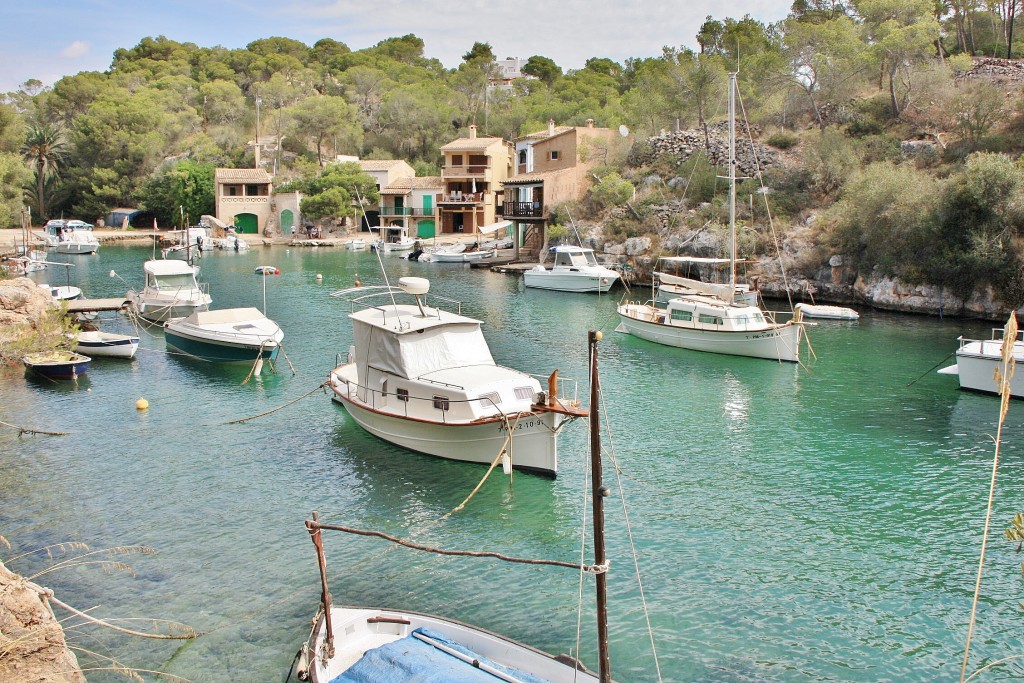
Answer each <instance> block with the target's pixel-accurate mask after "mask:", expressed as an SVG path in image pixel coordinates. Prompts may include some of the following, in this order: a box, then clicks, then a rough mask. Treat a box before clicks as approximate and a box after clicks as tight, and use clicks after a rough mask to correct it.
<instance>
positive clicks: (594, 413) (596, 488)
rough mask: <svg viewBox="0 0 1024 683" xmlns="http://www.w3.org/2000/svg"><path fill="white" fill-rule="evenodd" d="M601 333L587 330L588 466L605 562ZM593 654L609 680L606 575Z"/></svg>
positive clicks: (597, 549) (598, 557) (597, 555)
mask: <svg viewBox="0 0 1024 683" xmlns="http://www.w3.org/2000/svg"><path fill="white" fill-rule="evenodd" d="M602 337H603V335H602V334H601V332H599V331H598V330H590V333H589V334H588V338H589V339H588V341H589V343H590V461H591V462H590V467H591V477H592V482H593V492H592V498H593V501H594V503H593V512H594V564H596V565H597V566H602V565H605V564H606V563H607V561H608V557H607V555H606V552H605V544H604V499H605V497H606V496H607V495H608V487H607V486H605V485H604V481H603V473H602V468H601V411H600V405H601V403H600V400H601V397H600V392H601V380H600V378H599V377H598V373H597V344H598V342H600V341H601V338H602ZM596 586H597V656H598V671H599V672H600V680H601V683H611V680H612V662H611V657H610V656H609V653H608V574H607V573H606V572H601V573H599V574H598V575H597V582H596Z"/></svg>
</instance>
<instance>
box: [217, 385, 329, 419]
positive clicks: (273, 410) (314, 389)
mask: <svg viewBox="0 0 1024 683" xmlns="http://www.w3.org/2000/svg"><path fill="white" fill-rule="evenodd" d="M329 383H330V380H329V379H325V380H324V381H323V382H321V383H320V384H318V385H316V386H315V387H314V388H312V389H310V390H309V391H307V392H306V393H304V394H303V395H302V396H299V397H298V398H293V399H292V400H291V401H288V402H287V403H285V404H284V405H281V406H278V407H277V408H272V409H271V410H267V411H264V412H262V413H259V414H257V415H250V416H249V417H243V418H239V419H237V420H231V421H230V422H225V423H224V424H229V425H233V424H239V423H241V422H248V421H249V420H255V419H256V418H258V417H264V416H266V415H270V414H271V413H276V412H277V411H279V410H281V409H283V408H287V407H288V406H290V405H291V404H293V403H295V402H296V401H301V400H302V399H304V398H306V397H307V396H309V395H311V394H313V393H316V392H317V391H319V390H320V389H323V388H324V387H326V386H327V385H328V384H329Z"/></svg>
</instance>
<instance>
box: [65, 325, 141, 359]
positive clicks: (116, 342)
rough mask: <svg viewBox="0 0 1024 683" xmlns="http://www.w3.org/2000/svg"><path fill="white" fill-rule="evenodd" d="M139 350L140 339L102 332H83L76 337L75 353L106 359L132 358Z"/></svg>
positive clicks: (127, 335) (129, 335)
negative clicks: (79, 352)
mask: <svg viewBox="0 0 1024 683" xmlns="http://www.w3.org/2000/svg"><path fill="white" fill-rule="evenodd" d="M138 350H139V338H138V337H136V336H135V335H131V334H117V333H115V332H103V331H101V330H81V331H80V332H78V334H76V335H75V351H81V352H84V353H88V354H89V355H90V356H103V357H106V358H132V357H134V356H135V352H136V351H138Z"/></svg>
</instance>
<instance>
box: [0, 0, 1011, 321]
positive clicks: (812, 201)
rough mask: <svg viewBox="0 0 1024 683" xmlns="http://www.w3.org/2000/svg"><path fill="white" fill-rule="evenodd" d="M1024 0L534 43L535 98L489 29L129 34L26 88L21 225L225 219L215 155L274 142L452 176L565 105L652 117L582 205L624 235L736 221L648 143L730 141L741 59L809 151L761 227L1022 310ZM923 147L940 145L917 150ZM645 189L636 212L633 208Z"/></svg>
mask: <svg viewBox="0 0 1024 683" xmlns="http://www.w3.org/2000/svg"><path fill="white" fill-rule="evenodd" d="M1016 8H1017V3H1015V2H1010V1H1006V2H985V3H982V2H979V1H977V0H955V1H954V0H947V1H943V0H852V1H851V2H849V3H841V2H835V1H832V2H829V1H828V0H797V1H796V2H794V4H793V6H792V8H791V11H790V13H789V15H788V16H786V17H785V18H784V19H782V20H780V21H778V22H776V23H772V24H764V23H761V22H758V21H755V20H753V19H752V18H750V17H749V16H748V17H744V18H741V19H730V18H726V19H714V18H712V17H708V18H707V20H706V21H705V22H704V24H703V25H702V26H701V27H700V30H699V32H698V34H697V36H696V41H697V44H698V45H699V48H698V49H696V50H694V49H689V48H686V47H674V46H665V47H663V48H662V54H661V55H660V56H659V57H653V58H634V59H627V60H625V63H623V64H619V63H617V62H615V61H612V60H610V59H607V58H603V57H599V56H595V57H593V58H591V59H589V60H587V62H586V64H585V66H584V67H583V68H582V69H579V70H570V71H563V69H562V68H560V67H559V66H558V65H557V64H556V63H555V62H554V61H553V60H551V59H549V58H547V57H544V56H542V55H534V56H532V57H530V58H529V61H528V63H527V65H526V67H525V68H524V72H525V73H527V74H529V75H530V76H532V78H529V79H521V80H518V81H516V82H515V84H514V87H513V88H512V89H511V90H501V89H489V88H488V87H487V83H488V80H489V79H490V78H492V77H494V75H495V58H496V55H495V54H494V53H493V50H492V48H491V46H490V45H489V44H487V43H480V42H476V43H473V44H472V45H469V46H467V47H468V50H467V52H466V54H465V55H464V57H463V61H462V63H461V64H459V66H458V67H457V68H453V69H449V68H445V67H444V66H443V65H442V64H441V63H440V62H438V61H437V60H433V59H428V58H426V57H424V43H423V41H422V40H421V39H420V38H418V37H416V36H415V35H406V36H402V37H396V38H389V39H387V40H383V41H381V42H380V43H378V44H377V45H375V46H373V47H370V48H366V49H360V50H352V49H350V48H349V47H348V46H347V45H345V44H344V43H341V42H338V41H336V40H332V39H330V38H324V39H322V40H319V41H317V42H316V43H315V44H314V45H312V46H308V45H305V44H303V43H301V42H299V41H296V40H292V39H289V38H284V37H273V38H265V39H260V40H256V41H253V42H252V43H250V44H249V45H248V46H246V47H245V48H244V49H234V50H229V49H225V48H222V47H201V46H197V45H194V44H190V43H178V42H175V41H173V40H168V39H167V38H164V37H162V36H158V37H155V38H145V39H143V40H142V41H141V42H140V43H139V44H138V45H136V46H135V47H132V48H125V49H119V50H117V51H116V52H115V53H114V55H113V59H112V62H111V65H110V68H109V70H108V71H105V72H102V73H100V72H83V73H79V74H76V75H73V76H67V77H65V78H62V79H61V80H60V81H58V82H57V83H56V84H54V85H53V86H52V87H43V85H42V84H41V83H39V82H37V81H28V82H27V83H25V84H23V85H22V86H21V88H20V89H19V90H18V91H17V92H13V93H7V94H6V95H4V96H2V101H0V227H13V226H17V225H19V224H20V222H21V221H22V219H23V216H24V208H23V207H26V206H27V207H29V208H30V211H31V219H32V221H33V223H35V224H38V223H40V222H41V221H43V220H45V219H47V218H49V217H53V216H60V215H64V216H74V217H80V218H84V219H86V220H89V221H94V220H96V218H97V217H99V216H102V215H104V214H105V213H106V212H107V211H109V210H110V209H111V208H113V207H119V206H138V207H142V208H146V209H149V210H151V211H153V212H154V213H156V215H157V216H158V217H159V218H160V220H161V223H162V224H164V225H168V224H174V223H176V222H177V221H178V220H179V216H180V215H181V214H182V212H183V208H184V212H185V213H187V215H189V216H193V217H197V216H199V215H200V214H202V213H209V212H212V169H213V168H215V167H218V166H227V167H245V166H252V165H253V163H254V159H253V155H252V152H251V151H250V149H249V148H248V147H247V143H248V142H250V141H252V140H253V139H255V137H256V136H257V134H258V135H259V136H261V137H266V136H273V137H274V138H275V139H276V140H279V141H280V146H279V151H278V152H277V157H276V158H275V159H274V160H273V168H274V170H275V171H276V173H277V178H276V182H277V183H278V184H283V183H286V182H290V181H294V182H301V181H303V180H307V181H308V180H310V179H312V178H315V177H317V176H319V175H320V173H321V171H322V168H323V167H324V165H325V162H326V160H328V159H333V158H334V156H335V155H336V154H349V155H358V156H360V157H362V158H376V159H387V158H403V159H406V160H408V161H409V162H410V163H412V164H413V165H414V167H415V168H416V169H417V171H418V172H419V173H420V174H421V175H423V174H436V173H437V172H438V164H439V163H440V161H441V156H440V152H439V147H440V146H441V145H443V144H445V143H446V142H449V141H450V140H452V139H454V138H455V137H458V136H460V135H464V134H465V131H466V127H467V126H468V125H469V124H471V123H473V124H475V125H476V126H477V127H478V129H479V131H480V132H481V133H482V134H487V135H495V136H502V137H505V138H513V137H516V136H519V135H522V134H525V133H529V132H533V131H537V130H542V129H544V128H545V127H546V125H547V121H548V120H549V119H551V120H554V121H555V122H557V124H558V125H584V123H585V122H586V120H587V119H594V120H595V122H596V125H598V126H605V127H618V126H620V125H625V126H627V127H628V128H629V130H630V131H631V133H632V136H631V139H632V140H634V141H635V143H634V145H633V149H632V150H631V151H629V153H628V154H627V153H626V150H621V153H619V151H616V150H604V155H605V158H604V161H605V165H604V166H602V167H600V168H599V169H598V170H597V174H598V175H599V176H601V177H602V178H606V179H607V180H608V182H604V183H600V184H597V185H595V191H594V192H593V193H592V195H591V196H590V197H588V199H587V200H586V201H584V202H582V203H581V205H580V206H579V207H574V208H575V209H576V210H577V211H579V212H581V213H582V214H583V215H584V216H585V215H587V214H589V215H590V216H592V217H595V218H599V219H600V220H601V221H602V223H603V224H604V225H605V226H606V234H607V235H608V236H609V237H611V238H624V237H629V236H637V235H641V234H654V235H656V236H657V234H658V231H659V230H663V229H664V224H663V222H659V221H657V220H654V216H655V215H658V211H657V209H658V207H659V206H661V207H663V206H664V205H666V204H670V205H673V206H676V207H680V211H679V217H678V220H677V221H672V222H671V225H672V226H673V228H674V229H680V230H682V229H685V228H687V227H689V228H691V229H692V228H696V227H700V226H707V225H709V224H719V223H721V221H722V206H721V202H722V190H723V188H722V185H721V183H720V182H715V174H716V171H715V169H714V168H712V167H710V165H709V164H708V162H707V160H706V158H704V157H702V156H701V155H700V154H697V155H691V156H690V157H689V158H687V159H685V160H681V159H679V158H677V157H675V156H672V155H667V154H654V153H651V151H650V148H649V147H647V145H648V144H649V143H647V142H646V141H647V139H648V138H649V137H651V136H653V135H656V134H658V133H659V132H661V131H665V130H674V129H688V128H694V129H697V130H703V131H705V134H706V131H707V130H708V126H709V124H711V123H714V122H715V121H720V120H721V119H722V118H723V117H724V115H725V96H726V87H725V86H726V84H727V73H728V72H729V71H737V70H738V72H739V87H740V92H741V94H742V111H743V114H744V118H745V119H746V120H747V121H749V122H750V123H751V124H754V125H755V126H756V127H757V130H760V131H762V133H761V138H760V140H761V142H765V143H767V144H769V145H771V146H773V147H774V148H775V149H777V150H779V151H780V153H781V154H782V156H783V157H784V158H785V159H786V160H787V161H786V163H784V164H781V165H779V166H777V167H773V168H772V169H771V170H769V171H767V172H766V174H765V176H764V187H761V186H760V183H758V181H755V180H749V181H746V183H745V187H744V188H743V189H742V190H741V191H742V192H749V193H750V194H751V195H754V194H758V195H759V196H762V197H764V198H765V203H764V206H762V207H759V206H757V205H754V204H752V205H751V206H750V207H748V210H747V212H746V215H745V216H743V217H742V218H744V220H746V221H748V222H749V223H750V224H751V225H753V226H754V227H755V228H756V227H758V226H759V225H760V226H763V225H765V224H766V223H767V221H768V216H771V217H772V221H773V227H774V228H775V229H776V230H781V231H783V232H785V230H786V226H787V225H790V226H791V225H807V224H809V223H810V224H812V225H813V229H814V234H815V241H814V244H815V248H814V249H813V250H810V251H814V252H815V253H813V254H809V255H808V259H807V260H808V264H811V263H812V262H814V263H819V262H820V260H821V258H822V256H823V255H824V258H825V259H826V260H827V258H828V254H829V253H840V254H843V255H844V256H845V257H846V258H847V259H848V263H851V264H852V265H853V266H854V267H855V268H856V269H857V270H858V271H859V272H861V273H869V274H870V273H874V274H882V275H891V276H896V277H899V278H901V279H903V280H905V281H908V282H927V283H931V284H938V285H943V286H946V287H949V288H950V290H951V291H952V292H953V293H955V294H958V295H961V296H964V295H968V294H970V293H971V292H973V291H975V290H976V289H977V288H978V287H980V286H984V285H991V286H993V287H994V288H995V291H996V293H997V295H998V296H999V297H1001V298H1002V299H1003V300H1004V301H1006V302H1007V303H1008V304H1010V305H1012V306H1013V307H1019V306H1020V305H1021V304H1024V275H1022V263H1024V243H1022V236H1024V201H1022V200H1024V167H1022V165H1021V161H1020V154H1021V152H1022V151H1024V135H1022V133H1024V115H1022V113H1021V104H1022V102H1021V90H1020V86H1021V83H1022V81H1020V80H1018V81H1016V82H1015V83H1014V85H1013V87H1009V88H1008V87H1006V86H1005V85H1000V84H998V83H994V82H993V81H992V80H991V79H986V78H972V77H967V76H965V74H969V73H970V71H971V68H972V58H973V57H977V56H994V57H1007V56H1011V57H1013V56H1017V55H1018V54H1021V53H1024V42H1021V40H1020V39H1019V38H1018V37H1017V35H1015V28H1019V27H1017V26H1015V24H1017V23H1019V21H1018V17H1017V16H1016V12H1017V9H1016ZM467 42H468V41H467ZM1011 64H1013V62H1011ZM1018 73H1019V72H1018ZM906 140H919V141H927V143H928V144H926V145H924V146H923V147H922V148H921V151H918V152H917V153H915V154H913V155H912V156H908V155H907V154H906V151H905V149H903V148H902V147H901V142H902V141H906ZM652 177H653V178H659V179H663V180H665V181H668V180H669V179H678V178H683V179H685V182H678V183H667V182H662V183H660V184H659V183H655V182H649V181H650V179H651V178H652ZM755 183H756V185H755ZM748 184H749V186H748ZM633 188H636V192H635V194H634V192H633ZM627 201H628V202H629V208H630V210H629V211H615V208H616V206H617V205H622V204H625V203H626V202H627ZM673 202H674V204H673ZM687 208H688V209H691V210H685V209H687ZM574 215H575V212H574ZM811 217H813V219H812V218H811ZM757 234H764V233H763V232H761V233H757V232H756V231H755V233H754V235H755V237H754V238H751V239H752V240H753V241H752V242H751V246H752V247H753V248H756V247H757V244H756V235H757ZM655 243H656V244H657V243H658V240H657V237H656V239H655ZM808 268H809V269H810V268H811V266H810V265H808Z"/></svg>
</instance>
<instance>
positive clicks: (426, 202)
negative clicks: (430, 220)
mask: <svg viewBox="0 0 1024 683" xmlns="http://www.w3.org/2000/svg"><path fill="white" fill-rule="evenodd" d="M433 214H434V195H432V194H425V195H423V215H424V216H431V215H433Z"/></svg>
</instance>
